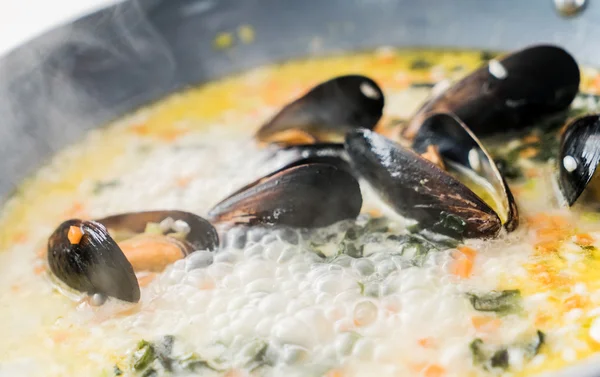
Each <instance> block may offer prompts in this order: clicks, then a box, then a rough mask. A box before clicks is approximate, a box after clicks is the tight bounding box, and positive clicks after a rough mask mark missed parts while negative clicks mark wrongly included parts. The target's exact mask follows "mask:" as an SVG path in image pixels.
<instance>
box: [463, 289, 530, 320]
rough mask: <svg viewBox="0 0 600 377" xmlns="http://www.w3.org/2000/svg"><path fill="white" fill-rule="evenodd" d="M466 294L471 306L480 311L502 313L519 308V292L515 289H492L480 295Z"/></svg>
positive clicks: (514, 311)
mask: <svg viewBox="0 0 600 377" xmlns="http://www.w3.org/2000/svg"><path fill="white" fill-rule="evenodd" d="M468 296H469V300H470V301H471V305H473V308H474V309H475V310H478V311H481V312H496V313H498V314H500V315H503V314H509V313H516V312H519V311H520V310H521V292H520V291H519V290H516V289H515V290H505V291H492V292H489V293H485V294H481V295H476V294H473V293H469V294H468Z"/></svg>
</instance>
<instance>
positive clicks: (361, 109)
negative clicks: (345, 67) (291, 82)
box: [256, 75, 384, 141]
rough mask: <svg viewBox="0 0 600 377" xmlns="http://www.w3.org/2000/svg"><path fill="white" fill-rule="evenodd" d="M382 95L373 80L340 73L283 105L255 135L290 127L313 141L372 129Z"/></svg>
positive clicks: (268, 135) (269, 137)
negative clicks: (356, 130) (363, 129)
mask: <svg viewBox="0 0 600 377" xmlns="http://www.w3.org/2000/svg"><path fill="white" fill-rule="evenodd" d="M383 105H384V97H383V92H382V90H381V88H379V86H378V85H377V84H376V83H375V81H373V80H372V79H370V78H368V77H365V76H360V75H347V76H340V77H336V78H334V79H331V80H329V81H326V82H324V83H321V84H319V85H317V86H316V87H314V88H312V89H311V90H310V91H309V92H308V93H306V94H305V95H304V96H302V97H300V98H299V99H297V100H295V101H293V102H292V103H290V104H288V105H286V106H285V107H284V108H283V109H282V110H281V111H280V112H279V113H277V114H276V115H275V116H274V117H273V118H272V119H271V120H270V121H269V122H267V123H266V124H265V125H263V126H262V127H261V128H260V129H259V130H258V132H257V133H256V137H257V138H258V139H259V140H261V141H273V140H274V138H275V137H276V136H277V135H278V134H280V133H282V132H284V131H289V130H299V131H302V132H303V133H305V134H307V135H310V137H312V138H313V139H314V140H315V141H324V140H327V139H331V138H332V137H334V138H335V137H336V136H337V138H338V139H339V140H343V137H344V135H345V134H346V132H348V131H349V130H352V129H356V128H368V129H372V128H373V127H374V126H375V124H377V122H378V121H379V119H380V118H381V115H382V113H383Z"/></svg>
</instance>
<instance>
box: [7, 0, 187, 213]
mask: <svg viewBox="0 0 600 377" xmlns="http://www.w3.org/2000/svg"><path fill="white" fill-rule="evenodd" d="M145 4H147V3H145ZM146 7H147V6H146ZM146 10H147V9H144V8H143V7H142V6H141V5H140V4H139V3H138V2H136V1H131V2H126V3H122V4H118V5H116V6H113V7H112V8H110V10H107V11H103V12H100V13H97V14H94V15H92V16H88V17H86V18H85V19H83V20H80V21H77V22H74V23H72V24H70V25H68V26H64V27H62V28H59V29H57V30H55V31H52V32H50V33H48V34H46V35H44V36H42V37H41V38H38V39H36V40H34V41H32V42H29V43H28V44H26V45H25V46H23V47H21V48H19V49H17V50H15V51H13V52H12V53H10V54H8V55H7V56H6V57H4V59H1V60H0V172H2V177H0V203H1V202H2V201H4V200H6V199H7V196H8V194H9V193H10V192H11V191H12V190H14V188H15V187H16V186H17V185H18V184H19V183H20V182H21V181H22V179H23V178H25V177H26V176H27V175H29V174H31V173H33V172H34V171H35V169H36V168H38V167H39V166H40V165H42V164H43V163H44V162H47V161H48V158H49V157H50V156H52V154H54V153H55V152H56V151H58V150H59V149H61V148H63V147H64V146H65V145H68V144H70V143H73V142H75V141H77V140H78V139H80V138H81V137H82V136H83V135H84V134H85V132H86V131H87V130H89V129H91V128H94V127H96V126H98V125H100V124H102V123H105V122H107V121H109V120H111V119H112V118H114V117H116V116H118V115H121V114H122V113H124V112H125V111H127V110H129V109H130V108H132V107H135V106H139V105H141V104H143V103H144V102H146V101H148V100H150V99H154V98H156V97H157V96H158V95H159V94H162V93H164V92H165V91H166V90H167V89H169V87H170V86H171V85H172V81H173V77H174V76H175V66H176V63H175V60H174V58H173V55H172V53H171V51H170V49H169V47H168V46H167V45H166V43H165V41H164V40H163V38H162V36H161V35H160V34H159V33H158V32H157V31H156V29H155V27H154V26H153V25H152V23H151V22H150V21H149V20H148V18H147V16H146Z"/></svg>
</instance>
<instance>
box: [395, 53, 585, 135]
mask: <svg viewBox="0 0 600 377" xmlns="http://www.w3.org/2000/svg"><path fill="white" fill-rule="evenodd" d="M579 81H580V74H579V68H578V66H577V63H576V62H575V60H574V59H573V57H572V56H571V55H570V54H569V53H568V52H566V51H565V50H563V49H561V48H559V47H556V46H551V45H539V46H533V47H528V48H525V49H523V50H520V51H517V52H515V53H512V54H510V55H508V56H506V57H505V58H503V59H501V60H494V59H492V60H490V61H489V62H488V64H486V65H485V66H483V67H481V68H479V69H478V70H476V71H475V72H473V73H472V74H470V75H469V76H467V77H465V78H464V79H462V80H460V81H459V82H457V83H456V84H454V85H452V86H451V87H449V88H448V89H446V90H445V91H443V92H442V93H440V94H438V95H437V96H435V97H433V98H431V99H430V100H429V101H427V102H426V103H425V104H424V105H423V106H422V107H421V108H420V109H419V110H418V111H417V113H416V114H415V115H414V116H413V117H412V119H411V120H410V121H409V123H408V126H407V128H406V129H405V130H404V131H403V136H404V137H406V138H409V139H411V138H413V137H414V136H415V135H416V134H417V131H418V129H419V127H420V126H421V124H423V120H424V119H425V118H426V117H427V116H429V115H430V114H431V113H435V112H451V113H454V114H456V116H457V117H458V118H460V119H461V120H462V121H463V122H464V123H465V124H466V125H467V126H468V127H469V128H470V129H471V130H472V131H473V133H474V134H475V135H478V136H482V135H490V134H494V133H498V132H505V131H506V130H510V129H518V128H521V127H524V126H528V125H530V124H531V123H532V122H534V121H536V120H538V119H540V118H541V117H543V116H547V115H550V114H554V113H557V112H559V111H561V110H565V109H566V108H567V107H568V106H569V105H570V104H571V102H572V101H573V99H574V98H575V95H576V94H577V92H578V90H579Z"/></svg>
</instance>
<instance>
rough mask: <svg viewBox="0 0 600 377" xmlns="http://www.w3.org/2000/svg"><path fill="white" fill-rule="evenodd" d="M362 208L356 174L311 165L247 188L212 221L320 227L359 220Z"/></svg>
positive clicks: (228, 201) (225, 202)
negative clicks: (347, 220) (349, 220)
mask: <svg viewBox="0 0 600 377" xmlns="http://www.w3.org/2000/svg"><path fill="white" fill-rule="evenodd" d="M361 206H362V196H361V193H360V187H359V185H358V182H357V181H356V179H355V178H354V177H353V176H352V175H351V174H349V173H348V172H346V171H344V170H342V169H339V168H337V167H336V166H334V165H329V164H322V163H309V164H303V165H298V166H293V167H289V168H285V169H283V170H279V171H277V172H275V173H272V174H269V175H268V176H266V177H264V178H261V179H259V180H257V181H256V182H253V183H251V184H249V185H247V186H245V187H244V188H243V189H241V190H238V191H237V192H235V193H234V194H232V195H231V196H229V197H228V198H227V199H225V200H223V201H222V202H220V203H219V204H217V205H216V206H215V207H214V208H213V209H212V210H211V211H210V212H209V217H210V219H211V221H213V222H216V223H228V224H247V225H268V226H274V225H277V226H279V225H281V226H289V227H294V228H318V227H324V226H328V225H331V224H333V223H336V222H338V221H341V220H346V219H354V218H356V217H357V216H358V214H359V212H360V209H361Z"/></svg>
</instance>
